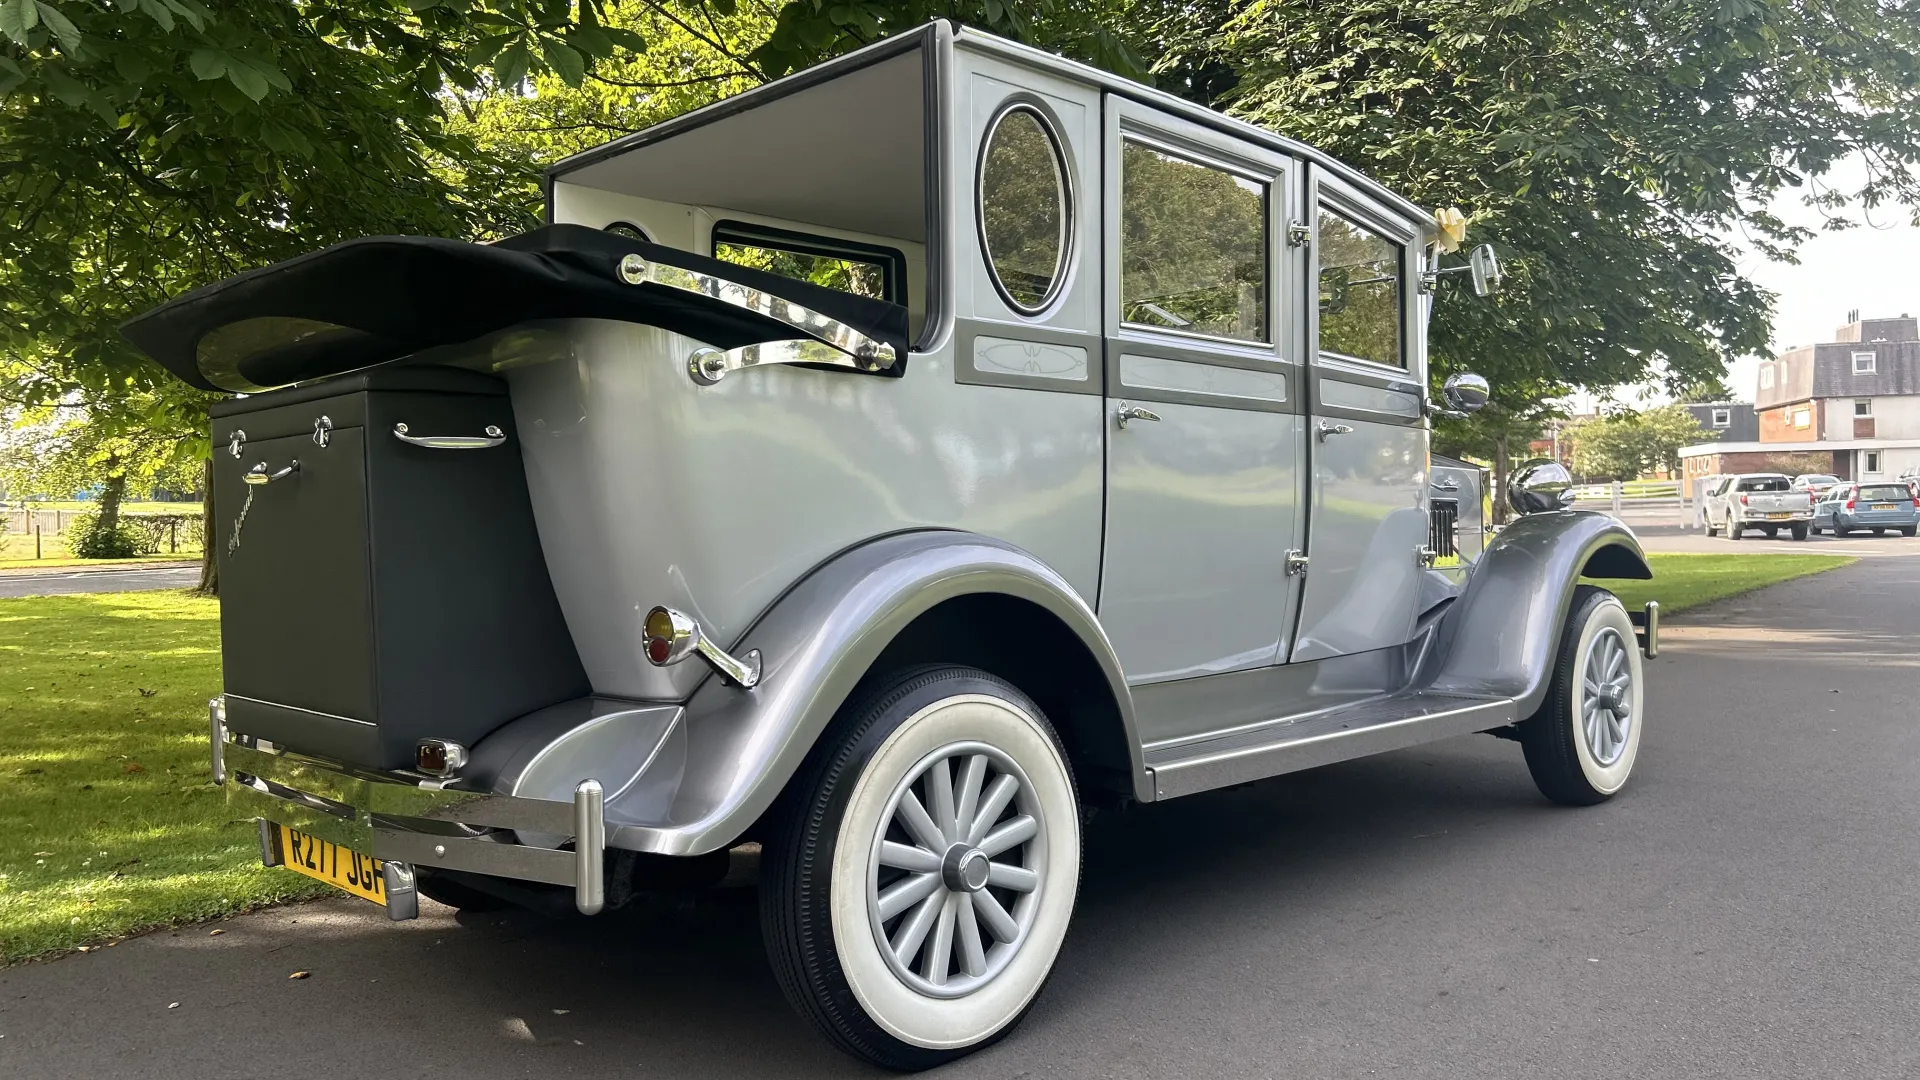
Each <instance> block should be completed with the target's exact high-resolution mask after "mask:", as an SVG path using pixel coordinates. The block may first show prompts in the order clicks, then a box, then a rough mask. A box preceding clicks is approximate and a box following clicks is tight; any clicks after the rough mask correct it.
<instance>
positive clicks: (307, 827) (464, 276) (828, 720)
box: [125, 23, 1657, 1068]
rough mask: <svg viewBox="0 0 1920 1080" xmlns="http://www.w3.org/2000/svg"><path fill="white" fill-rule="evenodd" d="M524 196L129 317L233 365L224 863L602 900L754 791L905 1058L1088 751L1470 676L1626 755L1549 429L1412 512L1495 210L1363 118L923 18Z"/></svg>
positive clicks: (1085, 784)
mask: <svg viewBox="0 0 1920 1080" xmlns="http://www.w3.org/2000/svg"><path fill="white" fill-rule="evenodd" d="M547 208H548V219H549V222H550V223H549V224H548V225H547V226H546V227H544V228H541V229H538V230H535V231H534V232H531V233H528V234H526V235H524V236H516V237H511V238H508V239H506V240H502V241H500V242H498V243H494V244H490V245H471V244H464V243H457V242H453V241H447V240H437V239H424V238H396V237H376V238H369V239H365V240H358V241H353V242H349V243H345V244H341V245H339V246H337V247H334V248H330V249H327V250H325V251H322V252H318V253H315V254H312V255H309V256H306V257H303V258H300V259H295V260H292V261H290V262H286V263H282V264H279V265H276V266H272V267H268V268H266V269H263V270H259V271H255V272H254V273H251V274H248V275H244V276H242V277H239V278H235V279H233V280H231V281H227V282H223V283H221V284H219V285H217V286H213V287H211V288H208V289H203V290H201V291H198V292H195V293H190V294H188V295H186V296H183V297H181V298H179V299H177V300H175V301H173V302H172V303H170V304H168V305H166V306H165V307H162V308H160V309H158V310H156V311H153V312H151V313H149V314H147V315H145V316H142V317H141V318H139V319H137V320H135V321H134V322H132V323H130V324H128V326H127V327H126V328H125V332H126V333H127V334H128V336H129V337H130V338H131V339H132V340H134V341H135V342H137V343H139V344H140V345H141V346H142V347H143V348H145V349H146V350H147V351H148V352H150V353H151V354H152V355H153V356H154V357H156V358H157V359H158V360H159V361H160V362H162V363H163V364H165V365H166V366H167V367H168V368H169V369H170V370H172V371H173V372H174V373H176V374H177V375H178V376H179V377H181V378H182V379H184V380H186V381H187V382H189V383H192V384H193V385H195V386H199V387H203V388H209V389H220V390H229V391H239V392H244V393H245V394H246V395H247V396H244V397H240V398H236V399H234V400H232V401H229V402H226V403H225V404H223V405H220V406H218V407H216V409H215V410H214V418H213V431H212V434H213V439H214V443H215V446H216V447H217V451H216V455H215V456H216V471H215V479H214V484H213V492H212V499H213V507H214V509H213V512H214V514H215V515H216V516H217V517H218V519H219V522H220V525H219V533H218V536H217V537H216V542H217V544H218V545H219V546H218V555H219V560H220V573H221V581H222V586H223V588H222V597H221V607H222V626H223V630H224V645H223V648H224V651H225V656H224V660H225V665H224V677H225V692H224V693H223V694H222V696H221V697H220V698H218V699H216V700H215V701H214V702H213V704H212V708H211V712H210V720H211V740H212V749H213V762H212V763H213V769H214V775H215V778H216V779H219V780H221V781H223V782H224V783H225V784H226V786H227V789H228V791H230V792H231V797H232V800H233V803H234V806H235V809H236V813H237V814H238V815H240V816H247V817H254V816H257V817H258V818H259V820H260V834H259V835H260V849H261V855H262V858H263V859H264V860H265V861H266V862H267V863H269V864H277V865H281V866H286V867H288V868H289V869H292V870H296V871H299V872H300V873H303V874H307V875H309V876H314V877H318V878H320V879H322V880H326V881H330V882H332V883H334V884H336V885H338V886H339V887H340V888H342V889H344V890H346V891H348V892H351V893H354V894H356V895H359V896H362V897H366V898H368V899H370V900H373V901H375V902H377V903H380V904H382V905H384V906H385V908H386V911H387V912H388V914H389V915H390V916H392V917H393V918H396V919H403V918H409V917H412V916H413V915H414V914H415V912H416V908H417V897H418V896H419V895H421V894H424V895H426V896H428V897H431V898H434V899H437V900H440V901H443V902H445V903H449V904H454V905H457V906H466V907H480V906H485V905H490V904H499V903H506V902H511V903H518V904H524V905H530V906H546V907H552V906H563V907H565V908H567V909H569V910H571V909H577V910H578V911H580V912H584V913H587V914H593V913H596V912H600V911H602V910H605V909H606V908H609V907H614V906H618V905H619V904H621V903H624V902H625V901H627V900H628V899H629V898H631V897H632V896H634V895H635V894H636V893H639V892H644V891H647V890H652V889H659V888H662V887H663V886H664V885H665V884H666V883H669V882H671V883H674V884H676V885H686V884H688V883H694V882H698V881H700V880H702V879H713V878H717V877H718V875H719V874H720V873H722V872H724V870H725V868H726V865H727V853H728V851H729V849H731V848H734V847H736V846H737V845H740V844H743V843H746V842H757V843H759V844H760V845H761V846H762V851H763V856H762V860H761V874H762V878H761V891H760V896H761V903H762V905H763V911H764V927H765V937H766V942H767V948H768V951H769V956H770V959H771V963H772V967H773V970H774V971H775V973H776V974H777V976H778V979H779V982H780V984H781V986H782V987H783V988H784V990H785V992H786V994H787V995H788V997H789V998H790V999H791V1000H792V1001H793V1003H794V1005H795V1006H796V1007H797V1008H798V1009H799V1011H800V1012H801V1013H802V1014H803V1015H805V1016H807V1017H808V1018H809V1020H811V1021H812V1022H813V1023H814V1024H815V1025H816V1026H817V1027H818V1028H819V1029H820V1030H821V1031H822V1032H823V1033H824V1034H825V1035H826V1036H827V1037H828V1038H830V1039H831V1040H832V1041H834V1042H835V1043H836V1044H837V1045H839V1046H841V1047H842V1048H844V1049H846V1050H847V1051H849V1052H850V1053H853V1054H855V1055H858V1056H860V1057H862V1058H865V1059H867V1060H870V1061H873V1062H877V1063H880V1064H883V1065H886V1066H890V1067H894V1068H922V1067H927V1066H932V1065H936V1064H939V1063H940V1062H943V1061H947V1060H950V1059H952V1058H955V1057H957V1056H959V1055H962V1054H965V1053H967V1052H968V1051H970V1050H973V1049H975V1048H978V1047H980V1046H983V1045H985V1044H987V1043H989V1042H991V1041H993V1040H994V1039H996V1038H999V1037H1000V1036H1002V1035H1003V1034H1005V1033H1006V1032H1007V1031H1008V1030H1010V1029H1011V1027H1012V1026H1013V1025H1014V1024H1015V1023H1016V1022H1017V1021H1018V1020H1019V1018H1020V1017H1021V1016H1022V1015H1023V1014H1024V1013H1025V1012H1026V1010H1027V1008H1028V1007H1029V1006H1030V1005H1031V1004H1032V1003H1033V1002H1034V1000H1035V997H1036V995H1037V994H1038V993H1039V992H1040V989H1041V987H1042V985H1043V984H1044V983H1045V982H1046V979H1047V976H1048V973H1049V972H1050V971H1051V970H1052V968H1053V966H1054V964H1055V962H1056V959H1057V958H1058V957H1059V955H1060V949H1061V943H1062V941H1063V940H1064V938H1065V935H1066V933H1067V928H1068V924H1069V921H1070V920H1071V917H1072V914H1073V910H1074V903H1075V899H1076V896H1077V894H1078V891H1079V889H1080V887H1081V880H1080V865H1081V844H1082V834H1081V828H1082V820H1083V816H1082V815H1083V810H1084V809H1085V808H1086V807H1088V806H1091V805H1111V804H1118V803H1126V802H1141V803H1150V802H1158V801H1161V800H1166V799H1174V798H1179V797H1181V796H1186V795H1191V794H1195V793H1198V792H1203V791H1208V790H1212V789H1217V788H1222V787H1226V786H1229V785H1234V784H1241V783H1245V782H1247V781H1251V780H1256V779H1260V778H1262V777H1271V776H1276V775H1279V774H1283V773H1289V772H1293V771H1296V770H1300V769H1308V768H1312V767H1315V766H1318V765H1324V764H1327V763H1330V762H1336V761H1341V760H1345V759H1350V758H1356V757H1360V756H1363V755H1369V754H1378V753H1382V752H1385V751H1390V750H1395V749H1399V748H1402V747H1407V746H1413V745H1415V744H1419V743H1425V742H1428V741H1431V740H1436V739H1444V738H1449V737H1452V736H1456V735H1464V734H1469V733H1474V732H1488V733H1493V734H1497V735H1503V736H1506V737H1509V738H1512V739H1515V740H1517V741H1518V742H1519V743H1520V744H1521V746H1522V748H1523V750H1524V758H1525V761H1526V764H1527V767H1528V769H1529V770H1530V771H1531V773H1532V775H1533V778H1534V780H1535V782H1536V783H1537V784H1538V786H1539V788H1540V790H1541V791H1542V792H1543V793H1544V794H1545V795H1546V796H1547V797H1548V798H1550V799H1552V800H1555V801H1557V802H1561V803H1567V804H1572V805H1586V804H1592V803H1597V802H1600V801H1602V800H1605V799H1607V798H1609V797H1611V796H1612V795H1614V794H1615V793H1616V792H1618V791H1620V789H1621V788H1622V786H1623V785H1625V784H1626V782H1627V779H1628V776H1629V774H1630V773H1631V772H1632V770H1633V767H1634V763H1635V761H1636V759H1637V755H1638V751H1639V748H1640V745H1641V733H1642V731H1643V730H1644V723H1643V716H1642V704H1643V697H1642V695H1643V682H1642V677H1641V657H1642V655H1643V654H1645V655H1652V653H1653V650H1654V647H1655V643H1656V634H1657V619H1656V615H1657V611H1656V610H1655V609H1653V607H1652V605H1648V608H1647V609H1646V610H1645V611H1639V612H1633V613H1631V614H1630V613H1629V612H1628V611H1627V610H1626V608H1625V607H1623V606H1622V604H1621V603H1620V601H1619V600H1618V599H1616V598H1615V597H1614V596H1612V595H1611V594H1609V593H1608V592H1606V591H1605V590H1603V589H1599V588H1595V587H1593V586H1591V585H1584V584H1581V583H1580V578H1581V577H1582V576H1583V575H1584V576H1596V577H1603V578H1646V577H1649V576H1650V572H1649V570H1648V567H1647V562H1646V560H1645V558H1644V557H1643V556H1642V554H1641V550H1640V547H1639V544H1638V543H1637V542H1636V540H1635V538H1634V536H1633V534H1632V533H1631V532H1630V531H1629V530H1628V529H1627V528H1625V527H1624V526H1623V525H1621V524H1620V523H1619V522H1618V521H1615V520H1614V519H1612V518H1610V517H1607V516H1604V515H1601V514H1594V513H1586V512H1577V511H1572V510H1568V509H1565V504H1564V499H1565V496H1566V494H1567V493H1568V490H1569V489H1568V481H1567V477H1566V475H1565V470H1564V469H1561V468H1560V467H1559V466H1558V465H1557V464H1554V463H1551V462H1546V463H1540V464H1538V465H1536V466H1534V467H1530V468H1527V469H1523V470H1521V471H1520V472H1519V473H1517V474H1516V487H1515V490H1514V491H1513V492H1512V493H1511V495H1512V497H1513V499H1514V502H1515V505H1516V506H1517V508H1519V509H1520V510H1521V511H1522V512H1523V513H1525V514H1526V515H1527V516H1524V517H1522V518H1520V519H1519V520H1517V521H1515V522H1514V523H1513V524H1511V525H1510V526H1508V527H1507V528H1506V529H1504V530H1503V531H1502V532H1500V533H1499V534H1498V535H1497V536H1495V537H1493V538H1492V539H1491V540H1490V541H1488V542H1485V543H1484V544H1483V543H1482V542H1481V540H1480V537H1479V536H1478V535H1472V534H1473V532H1474V531H1475V530H1469V536H1470V539H1469V538H1467V537H1463V541H1464V542H1462V543H1460V544H1458V545H1457V546H1456V548H1455V551H1454V552H1453V554H1454V555H1455V556H1457V557H1458V560H1459V565H1456V566H1453V567H1452V568H1450V569H1448V570H1445V571H1442V570H1439V569H1435V568H1434V564H1435V563H1436V562H1438V561H1440V560H1441V556H1442V553H1441V552H1440V551H1439V550H1437V549H1436V547H1435V539H1436V537H1443V538H1445V537H1451V536H1453V535H1454V534H1453V533H1452V531H1451V529H1452V525H1451V521H1449V522H1448V525H1447V529H1448V531H1447V532H1446V533H1444V534H1441V533H1437V532H1436V516H1435V514H1436V506H1435V502H1434V499H1435V486H1434V483H1433V480H1434V478H1435V477H1436V476H1438V475H1439V474H1437V473H1436V472H1435V470H1433V469H1431V468H1430V465H1429V457H1428V439H1429V423H1428V418H1429V416H1431V415H1433V414H1436V413H1441V412H1453V413H1459V412H1466V411H1470V410H1472V409H1475V408H1478V407H1479V406H1480V405H1482V404H1484V403H1485V401H1486V398H1487V386H1486V383H1485V382H1484V380H1480V379H1478V378H1477V377H1473V376H1455V377H1453V378H1450V379H1448V380H1446V383H1445V390H1444V393H1442V394H1440V395H1438V397H1439V400H1434V396H1435V395H1431V394H1430V392H1429V386H1430V382H1429V378H1430V373H1429V369H1428V359H1427V349H1426V337H1425V331H1426V326H1427V319H1428V310H1429V307H1430V305H1431V304H1433V303H1436V302H1440V303H1472V302H1475V301H1474V300H1473V299H1472V297H1471V296H1461V295H1459V294H1460V293H1462V292H1464V291H1465V290H1462V289H1459V288H1457V287H1456V284H1455V283H1460V284H1465V283H1467V282H1469V281H1470V282H1471V283H1472V284H1473V285H1475V286H1476V289H1475V290H1474V291H1477V292H1485V291H1489V290H1491V289H1492V288H1493V287H1494V286H1495V285H1496V284H1497V283H1498V270H1499V267H1498V263H1497V261H1496V260H1495V259H1494V258H1493V255H1492V253H1491V251H1490V250H1484V249H1483V250H1478V251H1476V252H1474V253H1473V254H1472V255H1471V256H1470V257H1469V258H1467V259H1465V260H1457V259H1454V258H1450V257H1445V256H1442V255H1441V254H1439V253H1438V251H1437V249H1436V241H1437V238H1438V229H1437V226H1436V222H1435V220H1434V218H1433V217H1431V216H1430V215H1429V214H1428V213H1427V212H1426V211H1424V210H1422V209H1421V208H1419V207H1417V206H1415V205H1414V204H1412V203H1411V202H1409V201H1407V200H1406V199H1404V198H1402V197H1400V196H1399V195H1396V194H1395V193H1394V192H1392V191H1389V190H1387V189H1386V188H1384V187H1382V186H1381V185H1379V184H1377V183H1374V182H1373V181H1371V180H1369V179H1368V178H1367V177H1365V176H1364V175H1362V174H1361V173H1359V172H1358V171H1356V170H1354V169H1353V168H1351V167H1349V166H1347V165H1345V164H1342V163H1340V162H1338V161H1335V160H1333V159H1332V158H1330V157H1328V156H1327V155H1325V154H1322V153H1320V152H1318V151H1316V150H1314V149H1312V148H1311V147H1308V146H1304V145H1301V144H1299V143H1296V142H1291V141H1289V140H1286V139H1284V138H1281V137H1279V136H1276V135H1274V134H1272V133H1270V132H1267V131H1264V130H1261V129H1259V128H1255V127H1251V126H1248V125H1246V124H1243V123H1240V122H1238V121H1236V120H1233V119H1230V118H1228V117H1225V116H1222V115H1219V114H1217V113H1212V112H1208V111H1206V110H1204V109H1201V108H1197V107H1195V106H1194V105H1192V104H1189V103H1188V102H1185V101H1183V100H1181V99H1179V98H1177V97H1174V96H1172V95H1169V94H1165V93H1161V92H1159V91H1156V90H1153V89H1150V88H1147V87H1144V86H1141V85H1140V84H1138V83H1134V82H1130V81H1127V80H1124V79H1119V78H1115V77H1113V76H1111V75H1108V74H1106V73H1104V72H1101V71H1097V70H1095V69H1093V68H1090V67H1086V66H1082V65H1079V64H1075V63H1070V62H1067V61H1063V60H1060V59H1057V58H1054V57H1051V56H1047V55H1044V54H1042V53H1039V52H1036V51H1034V50H1032V49H1028V48H1025V47H1022V46H1019V45H1015V44H1012V43H1009V42H1006V41H1002V40H999V39H996V38H993V37H989V36H986V35H983V34H979V33H976V32H974V31H971V30H956V29H954V28H952V27H950V26H949V25H947V24H945V23H935V24H932V25H930V26H928V27H926V28H924V29H923V30H921V31H919V32H915V33H910V34H906V35H904V36H899V37H895V38H891V39H888V40H885V41H882V42H880V43H878V44H876V45H873V46H871V47H869V48H866V49H864V50H862V51H859V52H856V53H853V54H851V55H848V56H846V57H843V58H841V59H839V60H836V61H834V62H832V63H830V64H827V65H825V66H823V67H820V68H816V69H814V70H811V71H807V72H804V73H801V74H798V75H795V76H793V77H790V78H787V79H784V80H781V81H778V82H774V83H771V84H769V85H767V86H764V87H761V88H759V89H757V90H754V91H751V92H749V93H746V94H742V95H740V96H738V97H736V98H732V99H729V100H727V101H724V102H721V103H719V104H717V105H714V106H711V107H709V108H706V109H703V110H700V111H697V112H694V113H692V114H689V115H687V116H683V117H680V118H678V119H676V120H673V121H670V122H667V123H664V124H662V125H659V126H658V127H655V128H652V129H649V130H647V131H643V132H640V133H639V134H636V135H633V136H630V137H627V138H624V139H621V140H618V141H616V142H613V143H609V144H608V145H606V146H603V147H601V148H599V149H597V150H593V151H589V152H587V153H584V154H581V155H579V156H576V157H573V158H569V159H567V160H565V161H563V162H560V163H559V164H558V165H556V166H554V167H553V169H552V170H550V172H549V174H548V177H547ZM1456 270H1457V271H1459V272H1460V275H1461V276H1459V277H1456V276H1454V272H1455V271H1456ZM1442 479H1443V480H1445V479H1453V480H1454V481H1455V486H1454V488H1453V489H1452V490H1449V491H1446V492H1445V494H1447V495H1449V496H1452V497H1453V498H1454V501H1455V502H1456V505H1455V506H1454V507H1452V508H1451V510H1450V511H1449V512H1453V511H1457V512H1459V513H1460V514H1461V515H1462V516H1463V518H1464V517H1465V513H1466V511H1465V507H1464V506H1463V505H1459V503H1460V502H1462V501H1463V500H1471V501H1474V502H1476V503H1477V496H1476V495H1475V494H1474V493H1472V492H1470V491H1469V490H1468V488H1469V486H1471V485H1469V483H1468V481H1467V479H1466V478H1465V476H1464V474H1459V473H1452V474H1448V475H1447V476H1446V477H1442ZM1474 479H1475V480H1476V481H1477V476H1476V477H1475V478H1474ZM1442 486H1443V487H1444V484H1443V485H1442ZM1251 824H1252V823H1250V825H1251Z"/></svg>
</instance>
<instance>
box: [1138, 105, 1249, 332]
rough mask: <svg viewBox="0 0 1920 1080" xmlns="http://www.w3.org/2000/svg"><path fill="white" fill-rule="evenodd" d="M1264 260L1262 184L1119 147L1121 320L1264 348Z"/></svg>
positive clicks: (1151, 152)
mask: <svg viewBox="0 0 1920 1080" xmlns="http://www.w3.org/2000/svg"><path fill="white" fill-rule="evenodd" d="M1267 262H1268V260H1267V183H1266V182H1265V181H1262V180H1254V179H1249V178H1247V177H1244V176H1241V175H1239V174H1237V173H1233V172H1229V171H1227V170H1226V169H1222V168H1219V167H1217V166H1213V165H1205V164H1201V163H1200V162H1197V161H1190V160H1188V159H1186V158H1183V157H1178V156H1176V155H1174V154H1171V153H1168V152H1165V151H1162V150H1158V149H1155V148H1153V147H1149V146H1146V145H1143V144H1141V143H1138V142H1135V141H1134V140H1132V139H1128V140H1127V141H1126V142H1124V143H1123V144H1122V146H1121V151H1120V318H1121V319H1122V321H1125V322H1129V323H1133V324H1135V325H1138V326H1151V327H1157V328H1160V329H1166V330H1180V331H1184V332H1186V333H1190V334H1206V335H1210V336H1213V337H1226V338H1237V339H1239V340H1242V341H1256V342H1268V341H1271V340H1272V337H1271V333H1272V331H1271V327H1270V321H1269V319H1268V317H1267V293H1268V289H1267Z"/></svg>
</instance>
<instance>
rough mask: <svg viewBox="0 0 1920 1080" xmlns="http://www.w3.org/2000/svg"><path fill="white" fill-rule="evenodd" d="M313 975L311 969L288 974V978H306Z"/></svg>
mask: <svg viewBox="0 0 1920 1080" xmlns="http://www.w3.org/2000/svg"><path fill="white" fill-rule="evenodd" d="M312 975H313V972H311V971H296V972H294V973H293V974H291V975H289V976H287V978H289V979H305V978H310V977H311V976H312Z"/></svg>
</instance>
